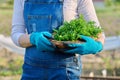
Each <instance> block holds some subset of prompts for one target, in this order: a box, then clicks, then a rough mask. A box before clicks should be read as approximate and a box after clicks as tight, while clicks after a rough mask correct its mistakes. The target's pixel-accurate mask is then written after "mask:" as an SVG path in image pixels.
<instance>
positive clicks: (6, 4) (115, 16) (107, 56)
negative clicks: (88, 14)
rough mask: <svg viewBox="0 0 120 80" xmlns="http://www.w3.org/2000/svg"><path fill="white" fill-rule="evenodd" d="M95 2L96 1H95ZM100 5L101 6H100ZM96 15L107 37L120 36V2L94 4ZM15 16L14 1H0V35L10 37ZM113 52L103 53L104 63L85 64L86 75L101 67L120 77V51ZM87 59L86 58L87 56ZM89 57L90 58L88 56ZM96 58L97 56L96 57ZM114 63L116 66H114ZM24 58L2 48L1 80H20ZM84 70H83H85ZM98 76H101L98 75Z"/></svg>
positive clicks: (106, 1)
mask: <svg viewBox="0 0 120 80" xmlns="http://www.w3.org/2000/svg"><path fill="white" fill-rule="evenodd" d="M93 1H95V0H93ZM98 4H99V5H98ZM94 5H95V9H96V13H97V16H98V19H99V21H100V24H101V26H102V28H103V29H104V32H105V35H106V36H118V35H120V0H104V2H100V3H97V2H94ZM12 14H13V0H0V34H2V35H5V36H10V33H11V23H12ZM114 51H115V50H113V51H107V52H102V53H101V54H100V56H101V57H100V58H101V60H102V61H103V62H102V63H100V64H99V63H97V64H96V63H95V64H96V65H95V64H91V63H90V64H89V63H87V64H89V65H87V66H86V64H84V68H85V70H83V73H84V74H87V72H90V71H89V70H90V69H91V67H92V66H97V68H95V67H94V68H95V70H94V69H91V70H92V71H99V72H100V71H101V70H102V68H100V65H101V64H102V65H104V66H102V67H103V68H106V69H107V70H108V73H109V74H108V75H109V76H120V65H119V64H120V63H119V62H120V57H119V56H120V55H119V54H120V53H119V52H120V51H117V54H116V55H114V56H115V57H114V58H113V57H112V56H113V53H114ZM85 57H86V56H85ZM87 57H88V56H87ZM94 58H95V56H94ZM113 63H114V65H112V64H113ZM22 64H23V56H22V55H18V54H14V53H13V52H10V51H8V50H7V49H5V48H0V80H5V79H3V78H5V77H6V79H7V78H9V77H10V78H11V79H10V80H19V78H20V75H21V73H22ZM84 68H83V69H84ZM96 74H97V73H96ZM98 75H101V74H100V73H98Z"/></svg>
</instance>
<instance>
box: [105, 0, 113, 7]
mask: <svg viewBox="0 0 120 80" xmlns="http://www.w3.org/2000/svg"><path fill="white" fill-rule="evenodd" d="M105 5H106V6H112V5H113V0H105Z"/></svg>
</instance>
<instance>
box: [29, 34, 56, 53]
mask: <svg viewBox="0 0 120 80" xmlns="http://www.w3.org/2000/svg"><path fill="white" fill-rule="evenodd" d="M47 38H52V35H51V33H49V32H33V33H31V35H30V43H31V44H32V45H36V47H37V49H38V50H41V51H54V50H55V48H54V46H53V45H52V43H51V42H50V41H49V40H48V39H47Z"/></svg>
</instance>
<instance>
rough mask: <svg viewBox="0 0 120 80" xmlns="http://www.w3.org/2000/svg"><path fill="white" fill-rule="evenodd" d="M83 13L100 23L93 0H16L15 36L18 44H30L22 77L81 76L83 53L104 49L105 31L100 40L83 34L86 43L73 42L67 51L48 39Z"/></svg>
mask: <svg viewBox="0 0 120 80" xmlns="http://www.w3.org/2000/svg"><path fill="white" fill-rule="evenodd" d="M80 14H83V15H84V18H85V19H86V21H95V22H96V25H97V26H100V24H99V21H98V19H97V16H96V13H95V10H94V6H93V3H92V0H64V1H63V0H14V13H13V22H12V33H11V37H12V40H13V42H14V43H15V44H16V45H17V46H20V47H23V48H26V52H25V57H24V58H25V59H24V64H23V74H22V78H21V80H79V79H80V77H79V76H80V74H81V62H80V56H81V55H85V54H92V53H93V54H96V53H98V52H100V51H101V50H102V48H103V47H102V46H103V44H104V38H105V37H104V34H102V33H101V34H102V35H101V36H99V38H98V40H97V41H95V40H93V39H92V38H90V37H87V36H82V38H83V39H85V40H86V43H85V44H70V45H69V47H72V48H71V49H70V50H67V49H66V50H64V51H63V52H59V51H58V50H56V48H55V46H53V45H52V43H51V42H50V41H49V40H48V38H52V35H51V33H52V30H53V29H54V28H58V27H59V26H60V25H62V24H63V21H70V20H72V19H75V18H78V17H79V15H80ZM89 45H91V46H90V47H89ZM75 53H78V54H79V55H77V56H76V54H75Z"/></svg>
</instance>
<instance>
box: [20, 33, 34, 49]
mask: <svg viewBox="0 0 120 80" xmlns="http://www.w3.org/2000/svg"><path fill="white" fill-rule="evenodd" d="M18 42H19V44H20V46H21V47H24V48H26V47H30V46H32V44H31V43H30V35H28V34H23V35H21V36H20V38H19V41H18Z"/></svg>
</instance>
